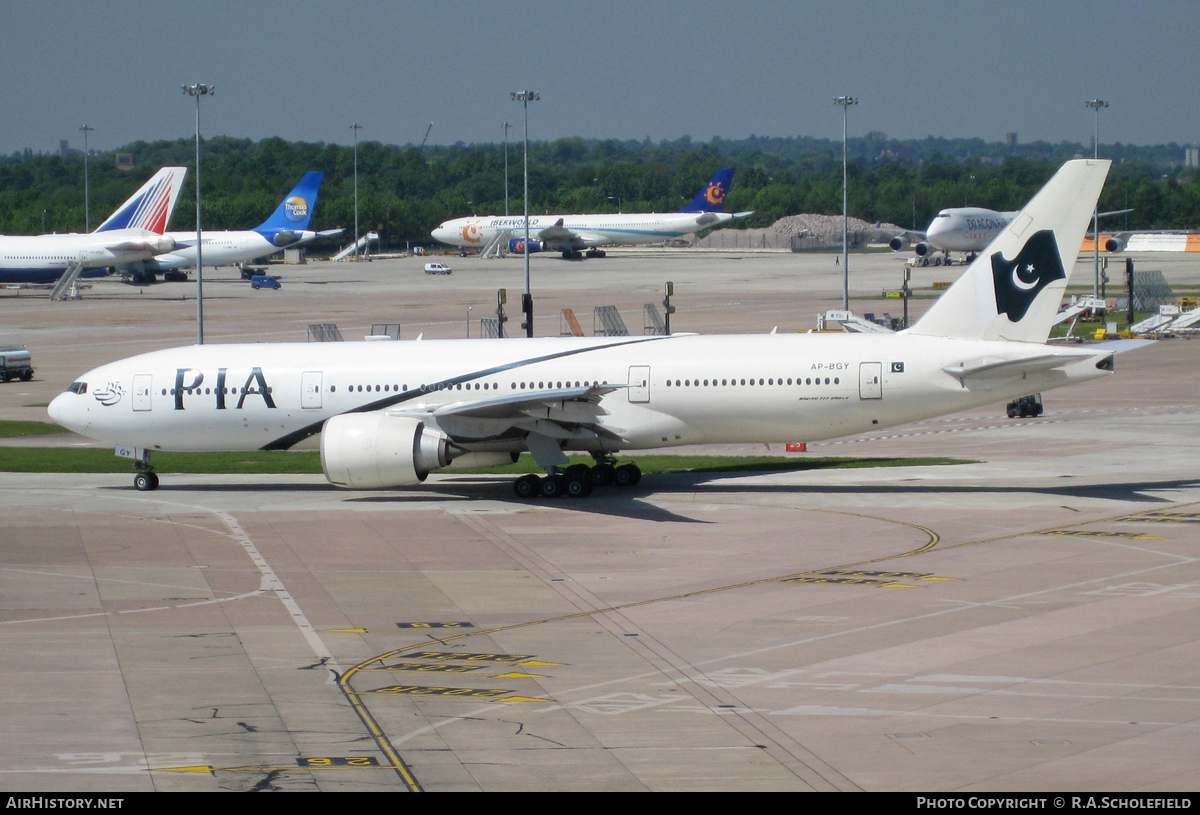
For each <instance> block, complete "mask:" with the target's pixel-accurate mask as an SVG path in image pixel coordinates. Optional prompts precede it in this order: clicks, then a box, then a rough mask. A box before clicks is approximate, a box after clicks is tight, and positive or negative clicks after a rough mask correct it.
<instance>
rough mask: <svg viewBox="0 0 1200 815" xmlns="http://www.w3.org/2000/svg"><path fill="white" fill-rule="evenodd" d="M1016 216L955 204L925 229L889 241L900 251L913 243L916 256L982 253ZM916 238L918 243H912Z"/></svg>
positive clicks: (1014, 213)
mask: <svg viewBox="0 0 1200 815" xmlns="http://www.w3.org/2000/svg"><path fill="white" fill-rule="evenodd" d="M1015 217H1017V213H1016V212H996V211H995V210H993V209H984V208H982V207H952V208H950V209H943V210H942V211H941V212H939V213H938V214H937V216H936V217H934V219H933V220H932V221H931V222H930V223H929V227H928V228H927V229H926V230H925V231H924V232H905V233H904V234H902V235H897V236H896V237H894V238H892V239H891V240H890V241H889V242H888V246H890V247H891V248H892V249H893V250H895V251H899V250H901V249H904V248H906V247H908V246H910V245H911V246H912V248H913V251H914V252H916V253H917V257H922V258H923V257H927V256H929V255H932V254H933V253H934V252H937V251H939V250H940V251H942V252H946V253H947V254H948V253H950V252H967V253H969V254H975V253H977V252H982V251H983V250H984V249H985V248H987V245H988V244H989V243H991V242H992V239H993V238H995V237H996V236H997V235H999V234H1000V231H1001V230H1002V229H1004V227H1006V226H1008V225H1009V224H1010V223H1012V220H1013V218H1015ZM913 238H916V239H917V240H916V242H915V243H911V241H912V239H913Z"/></svg>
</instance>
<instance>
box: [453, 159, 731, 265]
mask: <svg viewBox="0 0 1200 815" xmlns="http://www.w3.org/2000/svg"><path fill="white" fill-rule="evenodd" d="M733 170H734V168H732V167H725V168H723V169H721V170H718V171H717V174H716V175H714V176H713V177H712V178H711V179H709V181H708V183H707V184H705V185H704V189H702V190H701V191H700V192H698V193H697V194H696V197H695V198H693V199H692V202H691V203H690V204H688V205H687V206H686V207H684V208H683V209H681V210H680V211H679V212H640V213H631V214H628V215H621V214H617V215H537V216H530V218H529V235H530V239H529V253H530V254H533V253H534V252H562V256H563V257H564V258H567V259H578V258H581V257H583V256H584V252H585V251H586V254H587V257H590V258H602V257H604V251H603V250H602V249H598V248H597V247H599V246H611V245H622V246H633V245H636V244H643V243H658V242H661V241H668V240H671V239H673V238H680V237H683V236H684V235H687V234H689V233H692V232H695V231H696V230H698V229H707V228H709V227H712V226H716V225H717V224H723V223H728V222H729V221H732V220H733V219H735V218H745V217H747V216H749V215H753V214H754V213H753V212H739V213H736V214H733V215H731V214H729V213H726V212H721V208H722V207H723V206H724V205H725V195H726V194H727V193H728V192H729V182H730V181H731V180H732V179H733ZM432 234H433V237H434V240H438V241H441V242H442V243H448V244H450V245H451V246H460V247H462V248H464V249H471V248H475V249H483V248H484V247H486V246H488V245H489V244H491V243H492V242H493V241H496V240H497V239H499V240H501V241H503V242H504V243H505V244H506V245H507V248H508V250H509V251H510V252H513V253H514V254H524V252H525V216H524V215H499V216H497V215H482V216H479V215H475V216H471V217H470V218H455V219H454V220H452V221H446V222H445V223H443V224H441V225H440V226H439V227H438V228H437V229H435V230H433V233H432Z"/></svg>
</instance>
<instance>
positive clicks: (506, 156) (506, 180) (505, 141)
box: [500, 122, 512, 215]
mask: <svg viewBox="0 0 1200 815" xmlns="http://www.w3.org/2000/svg"><path fill="white" fill-rule="evenodd" d="M500 126H501V127H502V128H504V214H505V215H508V131H509V128H511V127H512V125H510V124H509V123H508V122H505V123H504V124H502V125H500Z"/></svg>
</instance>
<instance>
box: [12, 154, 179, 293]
mask: <svg viewBox="0 0 1200 815" xmlns="http://www.w3.org/2000/svg"><path fill="white" fill-rule="evenodd" d="M186 174H187V169H186V168H184V167H163V168H162V169H161V170H159V171H158V172H157V173H155V174H154V177H153V178H151V179H150V180H149V181H147V182H146V183H145V184H143V185H142V186H141V188H140V189H138V191H137V192H135V193H134V194H133V195H132V196H131V197H130V198H129V200H128V201H126V202H125V203H123V204H121V206H119V207H117V210H116V212H114V213H113V214H112V215H110V216H109V217H108V219H107V220H105V221H104V223H102V224H100V226H98V227H97V228H96V231H95V232H90V233H68V234H62V235H32V236H27V237H24V236H18V235H0V283H53V282H54V281H55V280H58V278H60V277H62V275H63V272H65V271H67V268H68V267H70V266H72V265H73V264H76V263H78V264H79V265H80V268H82V269H85V270H93V269H107V268H108V267H110V266H121V265H124V264H129V263H133V262H136V261H139V260H144V259H147V258H151V257H153V256H154V255H157V254H160V253H162V252H169V251H171V250H172V249H174V248H175V241H174V240H172V239H171V237H170V236H167V235H164V234H163V231H164V230H165V229H166V228H167V222H168V221H170V220H171V213H173V212H174V211H175V203H176V202H177V201H178V200H179V191H180V190H181V189H182V188H183V178H184V176H185V175H186Z"/></svg>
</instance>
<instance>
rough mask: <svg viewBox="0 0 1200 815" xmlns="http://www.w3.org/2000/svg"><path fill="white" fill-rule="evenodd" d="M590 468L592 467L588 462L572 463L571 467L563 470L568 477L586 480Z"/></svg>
mask: <svg viewBox="0 0 1200 815" xmlns="http://www.w3.org/2000/svg"><path fill="white" fill-rule="evenodd" d="M590 469H591V468H590V467H588V466H587V465H586V464H572V465H571V466H570V467H568V468H567V469H565V470H563V475H565V476H566V477H567V478H574V479H576V480H579V481H586V480H587V477H588V470H590Z"/></svg>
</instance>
